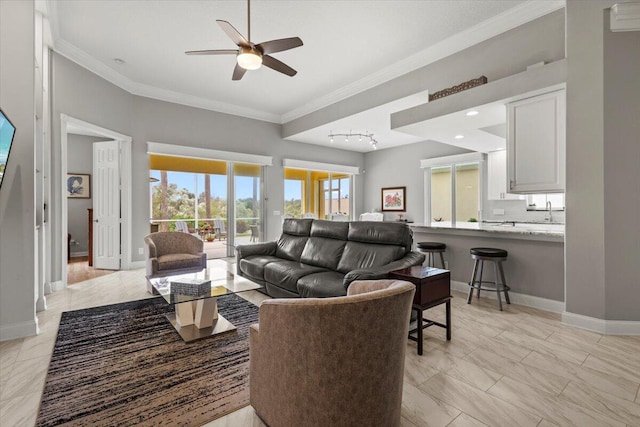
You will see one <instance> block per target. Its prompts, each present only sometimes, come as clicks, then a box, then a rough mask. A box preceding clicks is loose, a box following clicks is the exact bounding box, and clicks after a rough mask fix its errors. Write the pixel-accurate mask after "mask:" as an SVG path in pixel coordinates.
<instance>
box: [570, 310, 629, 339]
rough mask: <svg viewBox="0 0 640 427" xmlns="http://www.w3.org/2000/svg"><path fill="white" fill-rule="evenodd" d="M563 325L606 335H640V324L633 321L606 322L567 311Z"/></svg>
mask: <svg viewBox="0 0 640 427" xmlns="http://www.w3.org/2000/svg"><path fill="white" fill-rule="evenodd" d="M562 323H564V324H565V325H569V326H574V327H576V328H580V329H586V330H588V331H592V332H598V333H600V334H604V335H640V322H638V321H633V320H605V319H598V318H596V317H589V316H583V315H582V314H576V313H569V312H567V311H565V312H563V313H562Z"/></svg>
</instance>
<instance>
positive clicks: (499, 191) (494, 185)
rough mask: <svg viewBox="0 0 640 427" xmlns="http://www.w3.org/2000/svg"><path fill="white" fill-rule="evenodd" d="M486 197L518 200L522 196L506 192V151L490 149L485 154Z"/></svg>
mask: <svg viewBox="0 0 640 427" xmlns="http://www.w3.org/2000/svg"><path fill="white" fill-rule="evenodd" d="M487 175H488V176H487V187H488V188H487V199H488V200H520V199H523V198H524V196H520V195H518V194H511V193H507V151H506V150H499V151H491V152H489V153H488V154H487Z"/></svg>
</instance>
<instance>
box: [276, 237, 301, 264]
mask: <svg viewBox="0 0 640 427" xmlns="http://www.w3.org/2000/svg"><path fill="white" fill-rule="evenodd" d="M308 239H309V237H307V236H292V235H290V234H283V235H281V236H280V238H279V239H278V246H277V247H276V256H277V257H278V258H281V259H287V260H290V261H300V256H301V255H302V251H303V250H304V245H306V243H307V240H308Z"/></svg>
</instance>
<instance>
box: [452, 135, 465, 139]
mask: <svg viewBox="0 0 640 427" xmlns="http://www.w3.org/2000/svg"><path fill="white" fill-rule="evenodd" d="M454 138H455V139H462V138H464V135H456V136H454Z"/></svg>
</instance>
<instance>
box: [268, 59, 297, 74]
mask: <svg viewBox="0 0 640 427" xmlns="http://www.w3.org/2000/svg"><path fill="white" fill-rule="evenodd" d="M262 65H265V66H267V67H269V68H271V69H272V70H276V71H279V72H281V73H282V74H286V75H287V76H291V77H293V76H295V75H296V74H297V73H298V72H297V71H296V70H294V69H293V68H291V67H289V66H288V65H287V64H285V63H284V62H282V61H279V60H277V59H276V58H274V57H273V56H269V55H262Z"/></svg>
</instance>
